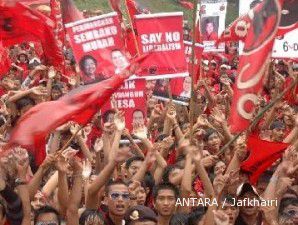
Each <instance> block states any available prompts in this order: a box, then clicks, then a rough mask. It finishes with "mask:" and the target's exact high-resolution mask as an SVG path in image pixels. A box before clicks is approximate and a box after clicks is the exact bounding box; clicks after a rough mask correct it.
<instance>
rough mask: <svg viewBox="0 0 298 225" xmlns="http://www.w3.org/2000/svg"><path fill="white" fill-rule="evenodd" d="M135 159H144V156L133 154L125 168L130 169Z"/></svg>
mask: <svg viewBox="0 0 298 225" xmlns="http://www.w3.org/2000/svg"><path fill="white" fill-rule="evenodd" d="M134 161H144V158H143V157H141V156H133V157H131V158H129V159H128V160H126V162H125V168H126V169H128V168H129V167H130V165H131V164H132V163H133V162H134Z"/></svg>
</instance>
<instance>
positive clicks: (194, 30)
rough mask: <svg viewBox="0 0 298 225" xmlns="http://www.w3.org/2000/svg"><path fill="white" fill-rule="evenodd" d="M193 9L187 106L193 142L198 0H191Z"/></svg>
mask: <svg viewBox="0 0 298 225" xmlns="http://www.w3.org/2000/svg"><path fill="white" fill-rule="evenodd" d="M193 4H194V9H193V13H192V20H193V38H192V52H191V97H190V106H189V108H190V109H189V120H190V141H191V142H193V132H194V131H193V126H194V107H195V96H196V95H195V84H194V82H195V74H194V73H195V66H194V62H195V45H196V37H197V29H196V22H197V11H198V0H193Z"/></svg>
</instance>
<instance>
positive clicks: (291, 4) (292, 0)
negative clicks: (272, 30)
mask: <svg viewBox="0 0 298 225" xmlns="http://www.w3.org/2000/svg"><path fill="white" fill-rule="evenodd" d="M283 10H287V11H288V13H287V14H282V17H281V21H280V25H279V29H278V32H277V35H278V36H283V35H285V34H286V33H288V32H290V31H292V30H294V29H297V28H298V1H296V0H287V1H285V3H284V5H283Z"/></svg>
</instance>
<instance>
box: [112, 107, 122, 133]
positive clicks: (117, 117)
mask: <svg viewBox="0 0 298 225" xmlns="http://www.w3.org/2000/svg"><path fill="white" fill-rule="evenodd" d="M114 124H115V126H116V129H117V130H118V131H123V130H124V128H125V118H124V112H123V111H119V112H117V113H116V114H115V117H114Z"/></svg>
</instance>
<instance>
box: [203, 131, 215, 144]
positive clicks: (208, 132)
mask: <svg viewBox="0 0 298 225" xmlns="http://www.w3.org/2000/svg"><path fill="white" fill-rule="evenodd" d="M214 133H216V134H217V131H216V130H214V129H212V128H208V129H207V130H206V134H205V136H204V138H203V140H204V141H208V139H209V137H210V136H211V135H212V134H214Z"/></svg>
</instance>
